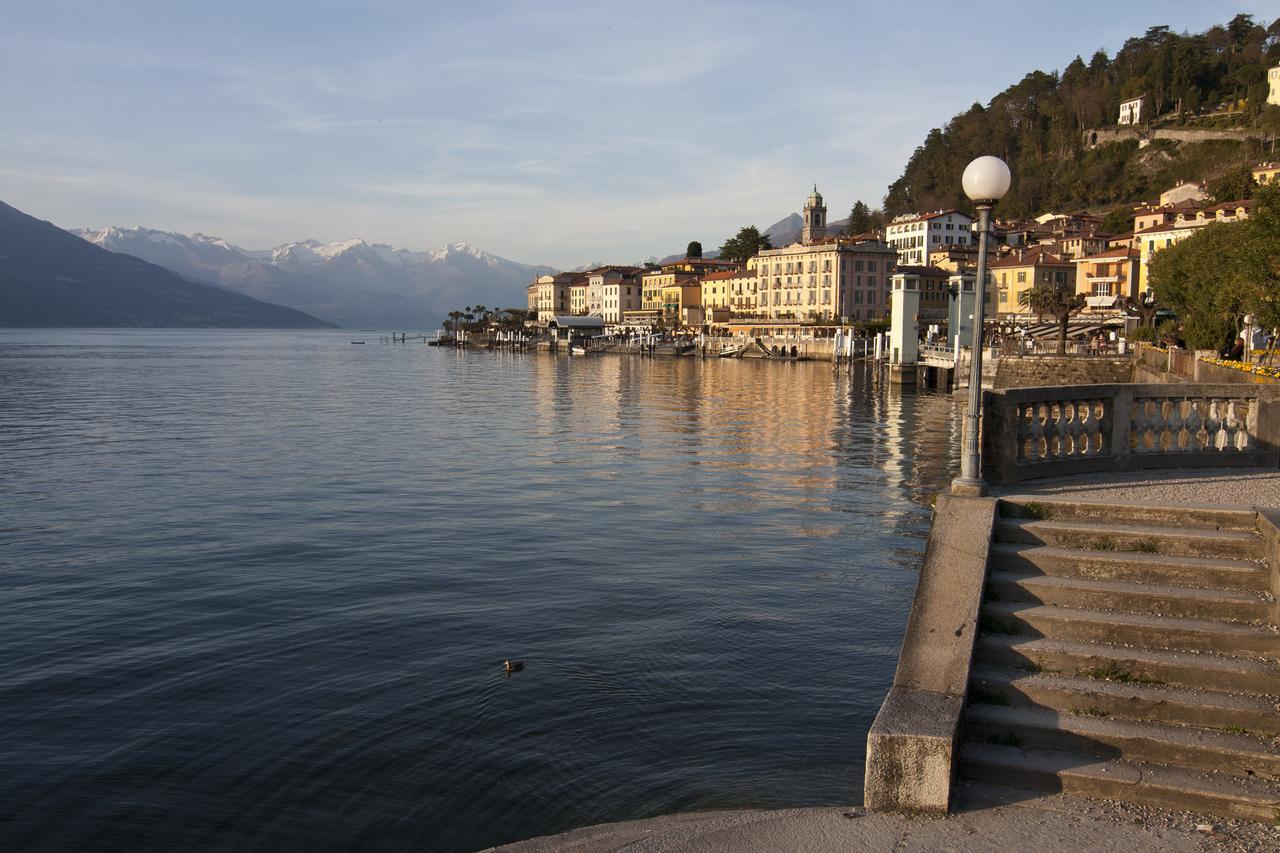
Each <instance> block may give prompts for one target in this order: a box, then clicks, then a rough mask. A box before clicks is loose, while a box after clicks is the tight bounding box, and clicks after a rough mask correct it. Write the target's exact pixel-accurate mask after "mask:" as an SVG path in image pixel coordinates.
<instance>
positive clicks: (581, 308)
mask: <svg viewBox="0 0 1280 853" xmlns="http://www.w3.org/2000/svg"><path fill="white" fill-rule="evenodd" d="M569 313H570V314H576V315H578V316H580V317H581V316H583V315H585V314H586V313H587V283H586V282H585V281H575V282H573V283H572V284H570V285H569Z"/></svg>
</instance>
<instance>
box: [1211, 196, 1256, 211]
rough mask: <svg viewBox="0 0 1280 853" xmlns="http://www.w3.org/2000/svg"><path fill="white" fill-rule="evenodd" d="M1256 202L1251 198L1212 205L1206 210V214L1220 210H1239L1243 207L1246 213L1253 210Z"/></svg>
mask: <svg viewBox="0 0 1280 853" xmlns="http://www.w3.org/2000/svg"><path fill="white" fill-rule="evenodd" d="M1253 204H1254V201H1253V199H1251V198H1246V199H1241V200H1240V201H1224V202H1222V204H1215V205H1211V206H1210V207H1206V208H1205V209H1204V212H1205V213H1214V212H1215V211H1219V210H1237V209H1239V208H1241V207H1243V208H1244V209H1245V210H1246V211H1247V210H1251V209H1252V208H1253Z"/></svg>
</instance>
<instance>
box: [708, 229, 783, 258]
mask: <svg viewBox="0 0 1280 853" xmlns="http://www.w3.org/2000/svg"><path fill="white" fill-rule="evenodd" d="M772 248H773V244H772V243H770V242H769V235H767V234H761V233H760V229H759V228H757V227H756V226H754V225H748V226H746V227H744V228H740V229H738V233H737V234H736V235H735V236H733V237H730V238H729V239H728V240H725V241H724V244H723V245H722V246H721V247H720V259H721V260H724V261H733V262H734V263H739V264H744V263H746V262H747V259H748V258H750V257H753V256H755V255H756V254H758V253H759V252H761V251H762V250H764V249H772Z"/></svg>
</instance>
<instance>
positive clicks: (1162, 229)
mask: <svg viewBox="0 0 1280 853" xmlns="http://www.w3.org/2000/svg"><path fill="white" fill-rule="evenodd" d="M1252 209H1253V200H1252V199H1249V200H1246V201H1228V202H1223V203H1222V204H1215V205H1211V206H1209V207H1205V208H1201V209H1200V210H1196V211H1194V213H1186V212H1182V213H1178V214H1177V216H1175V217H1174V219H1173V221H1171V222H1165V223H1163V224H1160V225H1153V226H1151V227H1150V228H1146V229H1143V230H1141V231H1136V232H1134V235H1133V240H1134V243H1135V244H1136V245H1137V247H1138V251H1139V253H1140V254H1139V264H1140V265H1139V268H1138V293H1143V292H1145V291H1146V289H1147V288H1148V287H1150V286H1151V258H1152V256H1153V255H1155V254H1156V253H1157V252H1159V251H1160V250H1161V249H1167V248H1168V247H1170V246H1172V245H1173V244H1174V243H1179V242H1181V241H1183V240H1185V239H1186V238H1188V237H1190V236H1191V235H1192V234H1195V233H1196V232H1197V231H1199V230H1200V229H1201V228H1203V227H1205V226H1206V225H1210V224H1212V223H1214V222H1225V223H1230V222H1238V221H1240V220H1242V219H1248V218H1249V211H1250V210H1252Z"/></svg>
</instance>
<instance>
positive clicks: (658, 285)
mask: <svg viewBox="0 0 1280 853" xmlns="http://www.w3.org/2000/svg"><path fill="white" fill-rule="evenodd" d="M697 277H698V274H697V273H693V272H688V271H687V270H670V271H668V270H666V269H656V270H650V271H649V272H647V273H645V274H644V275H642V276H641V277H640V308H641V309H642V310H644V311H662V291H663V290H665V289H666V288H668V287H674V286H675V285H677V284H682V283H683V282H686V281H693V280H694V279H696V278H697Z"/></svg>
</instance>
